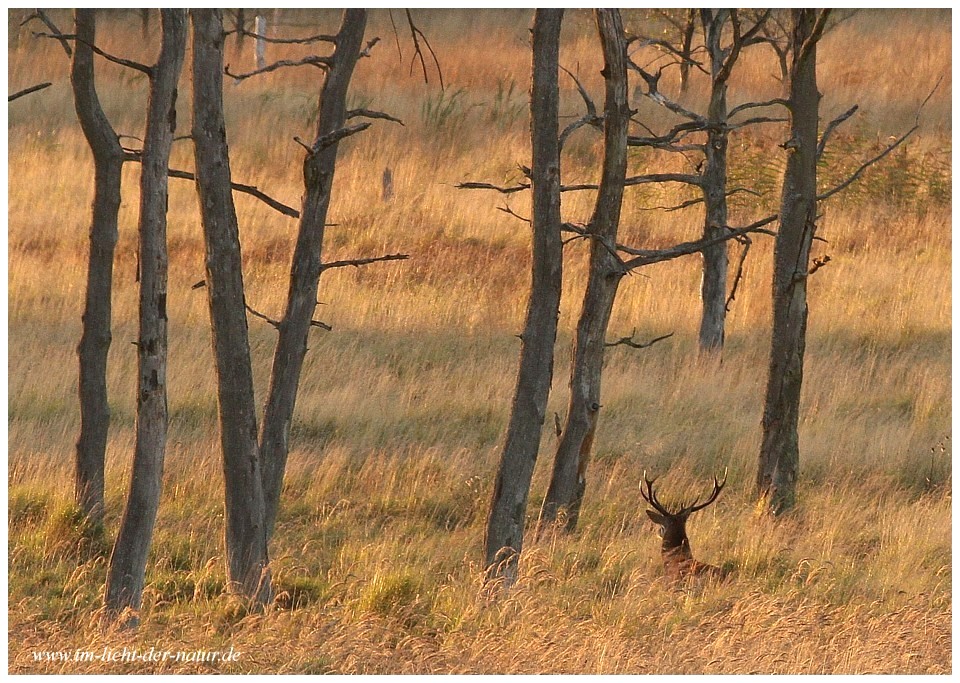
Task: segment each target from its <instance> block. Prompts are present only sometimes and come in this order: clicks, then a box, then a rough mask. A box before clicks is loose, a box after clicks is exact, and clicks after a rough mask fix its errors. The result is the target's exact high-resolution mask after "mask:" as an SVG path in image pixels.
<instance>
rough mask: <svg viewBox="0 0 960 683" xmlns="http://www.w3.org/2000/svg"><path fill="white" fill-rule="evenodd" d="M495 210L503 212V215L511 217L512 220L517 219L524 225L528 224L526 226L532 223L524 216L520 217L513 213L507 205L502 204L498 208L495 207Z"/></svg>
mask: <svg viewBox="0 0 960 683" xmlns="http://www.w3.org/2000/svg"><path fill="white" fill-rule="evenodd" d="M497 210H498V211H503V212H504V213H505V214H507V215H508V216H513V217H514V218H517V219H519V220H521V221H523V222H524V223H528V224H531V223H532V221H531V220H530V219H529V218H526V217H525V216H521V215H520V214H518V213H517V212H516V211H514V210H513V209H511V208H510V206H509V205H508V204H504V205H503V206H498V207H497Z"/></svg>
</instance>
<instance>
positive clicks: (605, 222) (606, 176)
mask: <svg viewBox="0 0 960 683" xmlns="http://www.w3.org/2000/svg"><path fill="white" fill-rule="evenodd" d="M596 15H597V27H598V29H599V32H600V43H601V45H602V46H603V55H604V69H603V71H602V72H601V73H602V74H603V76H604V83H605V90H606V101H605V104H604V109H605V116H604V154H603V171H602V174H601V178H600V189H599V191H598V193H597V201H596V206H595V208H594V213H593V217H592V218H591V220H590V227H589V230H590V233H591V235H592V239H591V242H590V274H589V277H588V280H587V290H586V293H585V295H584V298H583V306H582V308H581V311H580V320H579V322H578V323H577V335H576V340H575V342H574V350H573V364H572V368H571V377H570V405H569V407H568V408H567V419H566V424H565V425H564V427H563V431H562V432H561V437H560V444H559V445H558V447H557V454H556V459H555V460H554V467H553V474H552V477H551V479H550V487H549V489H548V490H547V496H546V498H545V499H544V502H543V507H542V509H541V511H540V523H539V528H540V529H541V530H542V529H544V528H545V527H546V526H548V525H550V524H552V523H553V522H554V521H556V520H557V519H558V517H562V521H563V525H564V528H565V529H566V530H567V531H572V530H573V529H575V528H576V525H577V520H578V517H579V511H580V503H581V500H582V497H583V492H584V489H585V487H586V469H587V463H588V460H589V456H590V450H591V447H592V445H593V437H594V432H595V430H596V427H597V418H598V414H599V410H600V405H601V404H600V379H601V374H602V372H603V354H604V349H605V342H606V334H607V325H608V324H609V322H610V314H611V312H612V311H613V303H614V300H615V298H616V296H617V288H618V287H619V284H620V280H621V278H622V277H623V275H624V271H623V267H622V263H621V262H620V261H619V259H617V258H616V257H614V256H613V254H612V253H611V250H612V249H613V248H614V245H615V244H616V241H617V230H618V228H619V226H620V208H621V205H622V203H623V186H624V185H623V183H624V178H625V177H626V171H627V129H628V124H629V119H630V111H629V107H628V106H627V66H626V64H627V50H626V39H625V36H624V32H623V22H622V19H621V17H620V12H619V11H618V10H597V12H596Z"/></svg>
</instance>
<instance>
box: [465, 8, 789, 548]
mask: <svg viewBox="0 0 960 683" xmlns="http://www.w3.org/2000/svg"><path fill="white" fill-rule="evenodd" d="M597 21H598V28H599V30H600V33H601V42H602V44H603V48H604V54H605V60H607V66H605V68H604V72H603V73H604V76H605V79H606V84H607V85H606V88H607V101H606V103H605V109H606V110H605V111H604V113H603V115H602V116H601V115H598V114H597V108H596V106H595V105H594V103H593V101H592V100H591V99H590V97H589V94H588V93H587V91H586V89H584V88H583V86H582V85H581V84H580V83H579V81H577V89H578V91H579V92H580V95H581V97H582V98H583V100H584V104H585V107H586V113H585V114H584V116H582V117H580V118H579V119H577V120H575V121H574V122H572V123H570V124H568V125H567V126H566V128H564V130H563V131H562V132H561V134H560V138H559V141H560V145H561V146H562V144H563V142H564V141H565V140H566V139H567V138H568V137H569V135H571V134H572V133H573V132H574V131H576V130H577V129H579V128H584V127H597V126H598V125H600V124H601V123H602V125H603V127H604V134H605V142H604V166H603V170H602V174H601V182H600V184H599V185H595V184H590V183H581V184H576V185H560V187H559V192H561V193H562V192H576V191H589V190H597V191H598V195H597V202H596V206H595V210H594V214H593V217H592V219H591V221H590V223H589V224H588V225H587V226H582V225H577V224H575V223H570V222H565V223H562V225H561V231H564V232H568V233H572V234H573V235H574V236H573V237H572V238H571V240H575V239H584V240H587V241H589V242H590V274H589V278H588V287H587V291H586V293H585V295H584V300H583V306H582V308H581V314H580V320H579V323H578V326H577V336H576V341H575V349H574V354H573V355H574V358H573V364H572V367H571V397H570V407H569V410H568V414H567V418H566V424H565V425H564V426H563V427H562V428H561V443H560V446H559V447H558V449H557V457H556V459H555V462H554V467H553V474H552V476H551V483H550V490H549V491H548V493H547V497H546V498H545V500H544V505H543V508H542V510H541V515H540V521H539V525H538V527H539V529H541V530H543V529H545V528H547V527H549V526H551V525H552V524H553V523H554V522H555V521H556V520H557V519H558V518H562V519H563V521H564V523H563V526H562V528H563V529H564V530H572V529H573V528H574V527H575V525H576V523H577V519H578V516H579V509H580V504H581V500H582V497H583V493H584V491H585V489H586V470H587V465H588V463H589V457H590V453H591V450H592V447H593V442H594V436H595V434H596V430H597V421H598V419H599V411H600V408H601V401H600V380H601V372H602V367H603V354H604V349H605V347H606V346H608V345H610V344H608V343H607V342H605V335H606V330H607V325H608V323H609V320H610V313H611V310H612V307H613V303H614V299H615V296H616V292H617V285H618V283H619V282H620V280H621V278H622V277H623V276H624V275H626V274H627V273H630V272H631V271H632V270H634V269H636V268H641V267H644V266H647V265H650V264H653V263H659V262H661V261H667V260H671V259H674V258H679V257H681V256H685V255H689V254H696V253H700V252H701V251H703V250H704V249H705V248H709V247H711V246H714V245H716V244H719V243H721V242H723V241H725V240H728V239H735V238H737V237H742V236H745V235H747V234H750V233H753V232H759V231H764V230H765V228H764V226H765V225H768V224H769V223H771V222H773V221H774V220H775V219H776V216H768V217H766V218H763V219H761V220H759V221H756V222H754V223H752V224H750V225H747V226H745V227H742V228H731V227H730V226H726V225H724V226H722V228H723V230H722V234H721V235H718V236H713V237H709V238H701V239H699V240H696V241H693V242H685V243H681V244H677V245H674V246H673V247H668V248H665V249H653V250H651V249H637V248H633V247H629V246H626V245H623V244H620V243H618V242H617V241H616V237H617V232H618V227H619V218H620V206H621V201H622V195H623V188H624V187H631V186H634V185H642V184H649V183H662V182H687V183H691V184H693V183H696V182H698V181H697V179H696V177H695V176H693V175H692V174H675V173H653V174H645V175H639V176H631V177H626V156H627V147H628V145H630V144H637V143H638V141H640V142H644V143H645V142H650V144H652V145H656V144H663V145H671V146H674V145H678V144H680V143H679V142H678V140H677V136H678V135H680V134H681V133H683V132H687V131H689V130H694V129H696V128H697V127H700V126H702V125H703V120H702V118H698V120H697V121H695V122H694V123H693V124H692V125H689V126H687V125H680V126H677V127H676V128H675V130H674V131H672V132H671V133H669V134H667V135H666V136H657V137H651V138H642V139H641V138H639V137H637V136H630V135H628V134H627V133H628V131H627V125H628V122H629V119H630V111H629V109H628V108H627V105H626V99H625V98H626V92H627V81H626V71H625V69H626V66H630V64H629V62H628V60H627V57H626V44H627V40H626V37H625V36H624V35H623V29H622V24H621V23H620V21H619V15H618V14H617V13H616V12H612V11H607V10H604V11H599V10H598V14H597ZM621 48H622V49H621ZM618 55H619V57H618ZM621 61H622V62H623V63H624V64H625V65H626V66H625V68H624V70H623V71H620V69H619V66H618V65H619V63H620V62H621ZM534 73H535V74H536V70H535V72H534ZM535 92H536V91H535ZM656 94H657V95H659V93H656ZM677 106H679V105H677ZM532 113H535V110H534V112H532ZM536 122H537V118H536V116H534V123H535V124H536ZM531 177H532V174H531ZM459 187H461V188H464V189H483V190H495V191H497V192H500V193H502V194H507V195H509V194H512V193H514V192H520V191H524V190H528V189H531V187H532V188H533V189H534V190H536V187H537V186H536V183H535V182H526V181H523V182H520V183H517V184H515V185H512V186H506V187H504V186H497V185H493V184H490V183H482V182H468V183H460V185H459ZM534 208H535V211H536V204H535V205H534ZM504 210H505V211H507V212H508V213H511V214H513V212H512V211H511V210H510V209H509V207H508V208H506V209H504ZM514 215H515V214H514ZM535 221H536V213H535V214H534V225H536V223H535ZM534 234H535V235H536V229H535V231H534ZM534 258H535V261H534V264H535V266H536V252H535V257H534ZM534 282H536V280H535V281H534ZM533 294H534V293H533V292H532V293H531V297H533ZM547 303H550V304H551V305H553V302H552V301H549V302H547ZM530 305H531V307H532V306H533V305H534V300H533V298H531V304H530ZM553 310H554V311H555V309H553ZM528 321H529V319H528ZM669 336H670V335H665V336H663V337H660V338H659V339H665V338H667V337H669ZM659 339H658V340H659ZM523 340H524V349H526V348H527V347H526V345H527V343H528V337H527V333H526V332H524V336H523ZM622 342H623V340H621V342H616V343H615V344H614V345H616V344H619V343H622ZM651 343H652V342H651ZM632 345H634V346H640V347H642V346H646V345H649V344H646V345H644V344H638V343H636V342H634V343H633V344H632ZM551 349H552V345H551ZM550 353H552V351H550ZM519 388H520V385H519V383H518V389H519ZM548 389H549V383H548V384H547V386H546V387H545V388H544V390H543V392H544V393H543V396H544V401H545V400H546V393H547V391H548ZM527 403H528V404H530V403H531V401H529V400H528V401H527ZM515 405H516V404H515ZM544 408H545V404H544ZM534 417H536V414H533V415H532V417H531V420H532V419H533V418H534ZM542 421H543V414H542V412H541V413H539V422H538V423H537V431H536V433H535V436H536V442H535V443H534V444H531V446H530V448H531V449H532V450H531V451H530V452H532V454H533V455H532V458H531V460H529V461H526V462H528V463H529V470H521V469H519V468H516V472H518V474H515V475H514V477H513V479H507V478H505V477H502V476H500V475H499V474H498V479H497V487H496V488H495V499H494V500H495V502H497V501H498V500H499V498H498V497H497V496H498V495H499V491H500V488H499V487H500V486H502V485H504V484H503V483H502V482H508V483H509V482H514V483H513V484H512V486H513V488H511V489H510V490H511V492H515V494H516V497H515V498H512V499H508V502H509V503H513V504H514V506H515V507H514V510H513V514H514V516H513V517H509V516H508V512H504V511H499V514H500V515H502V517H501V518H507V519H511V520H513V523H514V526H513V527H511V528H512V530H513V532H514V534H515V536H514V537H513V538H512V540H514V542H517V541H516V538H517V537H519V535H520V534H521V533H522V522H523V514H522V513H523V507H521V505H522V506H525V505H526V493H527V492H526V489H523V490H522V491H520V488H521V487H523V486H525V487H527V488H529V484H530V475H531V474H532V470H533V462H535V460H533V458H535V456H536V446H538V445H539V434H540V426H541V425H542ZM513 424H514V423H513V413H512V414H511V426H513ZM509 436H510V432H508V439H509ZM533 436H534V435H531V436H530V438H531V439H532V438H533ZM510 443H511V442H510V441H509V440H508V445H509V444H510ZM505 453H506V450H505ZM504 460H505V459H502V460H501V472H502V471H503V469H504V468H503V463H504ZM521 476H523V477H525V478H524V479H520V477H521ZM521 493H522V497H521ZM506 509H507V510H508V511H509V508H506ZM493 511H496V508H493ZM493 511H492V512H491V517H493ZM488 538H489V531H488ZM520 538H521V539H522V537H520ZM491 548H492V545H491V544H490V543H489V541H488V543H487V550H488V552H489V551H490V550H491ZM502 548H503V546H499V547H498V548H494V549H493V550H494V552H496V550H500V549H502ZM509 548H510V550H508V551H506V552H505V553H504V554H503V561H504V562H506V561H507V560H510V558H512V557H514V556H515V554H516V552H518V549H517V548H516V546H509ZM489 561H490V556H489V555H488V562H489ZM512 561H513V562H515V559H514V560H512Z"/></svg>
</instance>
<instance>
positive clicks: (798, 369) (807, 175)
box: [757, 9, 940, 514]
mask: <svg viewBox="0 0 960 683" xmlns="http://www.w3.org/2000/svg"><path fill="white" fill-rule="evenodd" d="M790 16H791V27H790V37H789V45H790V60H789V67H790V68H789V72H788V85H789V101H788V109H789V111H790V138H789V139H788V140H787V142H785V143H784V144H783V145H781V146H782V147H783V148H784V149H786V150H787V167H786V170H785V172H784V178H783V191H782V195H781V203H780V207H781V208H780V229H779V231H778V232H777V239H776V245H775V247H774V272H773V331H772V335H771V340H770V363H769V370H768V377H767V387H766V394H765V398H764V409H763V422H762V426H763V438H762V442H761V446H760V458H759V466H758V468H757V493H758V495H759V497H760V499H761V502H762V503H763V505H764V506H765V507H766V509H768V510H769V511H770V512H772V513H773V514H779V513H781V512H784V511H787V510H789V509H790V508H792V507H793V506H794V505H795V504H796V494H797V475H798V472H799V467H800V445H799V433H798V426H799V418H800V392H801V388H802V384H803V363H804V351H805V346H806V329H807V285H808V282H809V277H810V276H811V275H813V274H814V273H816V272H817V271H818V270H820V269H821V268H822V267H823V266H824V265H826V264H827V263H829V262H830V257H829V255H824V256H822V257H818V258H814V259H813V260H812V262H811V247H812V245H813V241H814V239H816V238H817V219H818V215H817V206H818V202H821V201H824V200H827V199H829V198H830V197H833V196H834V195H836V194H838V193H839V192H842V191H843V190H844V189H846V188H847V187H849V186H850V185H851V184H852V183H854V182H856V181H857V180H858V179H859V178H860V177H862V175H863V174H864V172H865V171H866V170H867V169H868V168H869V167H870V166H872V165H874V164H876V163H877V162H879V161H881V160H882V159H883V158H884V157H886V156H887V155H888V154H890V153H891V152H892V151H893V150H894V149H896V148H897V147H899V146H900V145H901V144H902V143H903V142H904V141H905V140H907V138H909V137H910V136H911V135H913V134H914V133H915V132H916V131H917V130H918V129H919V128H920V115H921V113H922V111H923V107H924V106H925V105H926V103H927V102H928V101H929V100H930V98H931V97H932V96H933V94H934V92H936V90H937V87H939V85H940V82H939V81H938V82H937V84H936V85H935V86H934V87H933V90H932V91H931V92H930V94H929V95H927V97H926V99H925V100H924V101H923V102H922V103H921V104H920V107H919V109H918V111H917V119H916V121H915V123H914V125H913V127H912V128H910V129H909V130H908V131H906V132H905V133H904V134H902V135H900V136H899V137H897V138H896V139H894V140H893V141H892V142H890V143H889V144H888V145H886V147H885V148H884V149H883V150H882V151H880V152H879V153H878V154H876V155H874V156H873V157H871V158H870V159H868V160H866V161H865V162H863V163H862V164H861V165H860V166H859V167H858V168H857V169H856V170H855V171H854V172H853V173H851V174H850V175H849V176H848V177H847V178H846V179H845V180H843V181H842V182H840V183H838V184H836V185H835V186H834V187H832V188H830V189H829V190H824V191H819V192H818V189H817V162H818V161H819V160H820V159H821V157H822V156H823V153H824V150H825V148H826V145H827V141H828V140H829V138H830V136H831V134H833V133H834V131H835V130H836V129H837V127H838V126H840V125H841V124H842V123H843V122H844V121H846V120H848V119H849V118H850V117H852V116H853V115H854V114H855V113H856V112H857V109H858V107H857V106H856V105H855V106H853V107H851V108H850V109H848V110H847V111H845V112H843V113H842V114H840V115H839V116H838V117H837V118H835V119H834V120H833V121H831V122H830V123H829V124H827V126H826V127H825V128H824V130H823V133H822V134H820V136H819V138H818V127H819V122H818V117H819V103H820V93H819V92H818V90H817V45H818V43H819V41H820V39H821V38H822V37H823V36H824V34H825V33H827V32H828V31H829V29H830V28H831V27H835V26H837V25H838V24H839V23H840V21H844V20H845V19H847V18H849V17H850V16H852V15H847V16H846V17H841V18H840V19H839V20H835V21H833V22H832V23H831V22H830V20H831V16H832V15H831V10H828V9H823V10H812V9H792V10H790Z"/></svg>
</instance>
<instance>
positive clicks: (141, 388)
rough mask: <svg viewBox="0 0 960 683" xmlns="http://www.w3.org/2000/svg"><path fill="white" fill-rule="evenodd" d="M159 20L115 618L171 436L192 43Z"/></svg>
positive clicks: (135, 604)
mask: <svg viewBox="0 0 960 683" xmlns="http://www.w3.org/2000/svg"><path fill="white" fill-rule="evenodd" d="M160 21H161V25H162V31H163V34H162V36H163V37H162V39H161V44H160V57H159V58H158V60H157V63H156V65H155V66H154V67H153V71H152V74H151V77H150V100H149V105H148V109H147V131H146V135H145V137H144V142H143V165H142V169H141V173H140V334H139V338H138V343H137V356H138V365H139V367H138V381H137V425H136V433H137V437H136V446H135V449H134V455H133V475H132V478H131V481H130V494H129V497H128V498H127V505H126V508H125V510H124V513H123V520H122V521H121V523H120V532H119V534H118V535H117V540H116V543H115V544H114V546H113V553H112V555H111V556H110V567H109V570H108V573H107V583H106V588H105V590H104V601H105V606H106V613H107V616H108V618H109V619H113V618H115V617H116V616H117V615H119V614H120V612H121V611H122V610H123V609H124V608H126V607H130V608H132V609H133V610H139V609H140V605H141V600H142V596H143V584H144V574H145V571H146V565H147V553H148V552H149V550H150V542H151V540H152V538H153V529H154V524H155V522H156V518H157V509H158V507H159V505H160V489H161V484H162V476H163V458H164V453H165V450H166V441H167V382H166V377H167V244H166V242H167V168H168V166H169V160H170V148H171V146H172V144H173V135H174V132H175V130H176V125H177V108H176V107H177V82H178V81H179V79H180V70H181V68H182V67H183V55H184V49H185V47H186V43H187V11H186V10H180V9H162V10H160ZM131 625H132V624H131Z"/></svg>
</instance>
